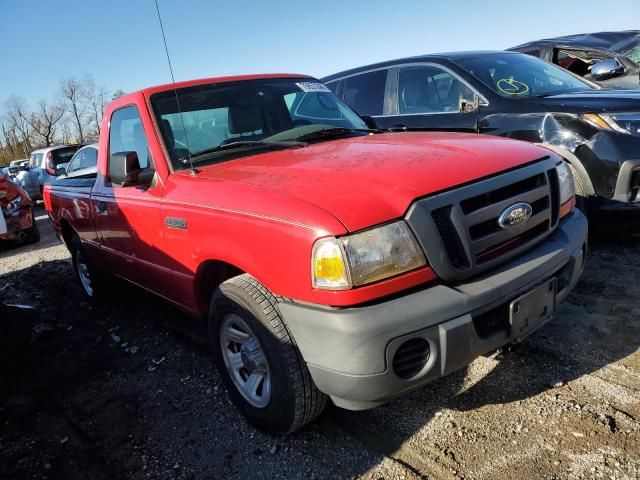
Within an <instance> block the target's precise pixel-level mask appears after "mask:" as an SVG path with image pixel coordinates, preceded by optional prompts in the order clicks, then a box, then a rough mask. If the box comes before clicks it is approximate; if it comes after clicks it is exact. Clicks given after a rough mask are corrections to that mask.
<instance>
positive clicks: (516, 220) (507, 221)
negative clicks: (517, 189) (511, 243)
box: [498, 202, 533, 228]
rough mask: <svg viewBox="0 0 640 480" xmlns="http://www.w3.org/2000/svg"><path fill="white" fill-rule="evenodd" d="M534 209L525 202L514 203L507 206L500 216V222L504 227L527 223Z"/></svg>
mask: <svg viewBox="0 0 640 480" xmlns="http://www.w3.org/2000/svg"><path fill="white" fill-rule="evenodd" d="M532 212H533V209H532V208H531V205H529V204H528V203H525V202H521V203H514V204H513V205H511V206H510V207H507V208H506V209H505V210H504V211H503V212H502V213H501V214H500V216H499V217H498V224H499V225H500V226H501V227H502V228H511V227H516V226H518V225H522V224H523V223H526V222H527V220H529V219H530V218H531V213H532Z"/></svg>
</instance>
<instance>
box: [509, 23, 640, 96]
mask: <svg viewBox="0 0 640 480" xmlns="http://www.w3.org/2000/svg"><path fill="white" fill-rule="evenodd" d="M509 50H514V51H517V52H522V53H526V54H528V55H533V56H534V57H538V58H541V59H543V60H546V61H548V62H552V63H555V64H556V65H559V66H561V67H562V68H566V69H567V70H569V71H570V72H573V73H575V74H576V75H580V76H582V77H585V78H587V79H589V80H591V81H593V82H597V83H599V84H600V85H602V86H604V87H614V88H634V89H636V88H640V68H639V66H640V30H628V31H624V32H600V33H584V34H580V35H568V36H566V37H556V38H547V39H544V40H536V41H533V42H529V43H524V44H522V45H518V46H517V47H512V48H510V49H509Z"/></svg>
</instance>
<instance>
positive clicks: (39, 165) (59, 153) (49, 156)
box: [29, 145, 81, 200]
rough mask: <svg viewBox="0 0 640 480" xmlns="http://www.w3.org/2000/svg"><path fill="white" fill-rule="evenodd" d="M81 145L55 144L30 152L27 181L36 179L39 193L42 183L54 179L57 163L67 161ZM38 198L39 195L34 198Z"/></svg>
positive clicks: (44, 183)
mask: <svg viewBox="0 0 640 480" xmlns="http://www.w3.org/2000/svg"><path fill="white" fill-rule="evenodd" d="M80 147H81V145H57V146H55V147H47V148H42V149H40V150H35V151H33V152H31V158H30V159H29V176H30V177H32V178H30V179H29V181H33V182H35V181H37V184H38V185H39V189H40V194H41V193H42V189H43V187H44V185H46V184H48V183H51V182H52V181H53V180H55V179H56V177H57V176H58V175H57V173H58V172H57V171H56V169H57V168H58V165H60V164H61V163H68V162H69V160H70V159H71V157H73V155H74V154H75V153H76V151H77V150H78V149H79V148H80ZM36 198H37V199H38V200H39V199H40V198H41V195H37V196H35V197H34V199H36Z"/></svg>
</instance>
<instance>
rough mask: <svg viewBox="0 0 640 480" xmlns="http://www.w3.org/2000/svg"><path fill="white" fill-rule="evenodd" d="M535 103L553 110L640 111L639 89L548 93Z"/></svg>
mask: <svg viewBox="0 0 640 480" xmlns="http://www.w3.org/2000/svg"><path fill="white" fill-rule="evenodd" d="M537 100H538V101H537V103H538V104H539V105H541V106H543V107H545V109H546V107H550V108H551V109H553V110H556V111H557V110H567V111H569V112H572V113H587V112H640V91H637V90H608V89H603V90H586V91H584V92H576V93H565V94H562V95H549V96H547V97H542V98H539V99H537Z"/></svg>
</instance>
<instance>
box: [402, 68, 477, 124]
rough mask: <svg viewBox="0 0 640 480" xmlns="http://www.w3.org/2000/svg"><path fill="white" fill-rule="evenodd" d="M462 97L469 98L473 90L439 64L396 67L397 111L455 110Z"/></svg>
mask: <svg viewBox="0 0 640 480" xmlns="http://www.w3.org/2000/svg"><path fill="white" fill-rule="evenodd" d="M462 99H464V100H469V101H471V100H473V91H472V90H471V89H470V88H469V87H467V86H466V85H465V84H464V83H462V82H461V81H460V80H458V79H457V78H456V77H455V76H453V75H452V74H451V73H449V72H448V71H446V70H443V69H442V68H440V67H437V66H432V65H424V66H415V67H405V68H401V69H400V72H399V76H398V112H399V113H400V114H401V115H402V114H404V115H411V114H421V113H448V112H459V111H460V101H461V100H462Z"/></svg>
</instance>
